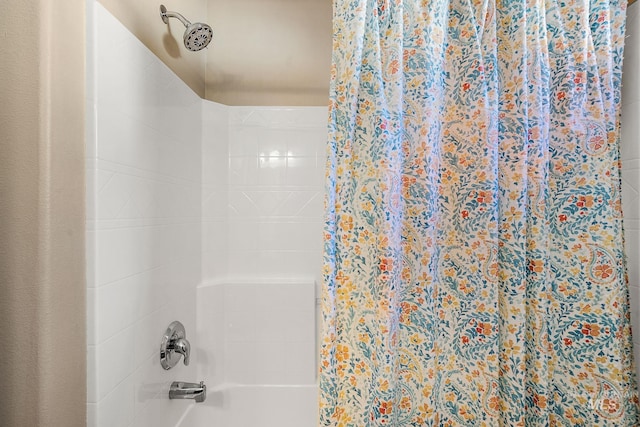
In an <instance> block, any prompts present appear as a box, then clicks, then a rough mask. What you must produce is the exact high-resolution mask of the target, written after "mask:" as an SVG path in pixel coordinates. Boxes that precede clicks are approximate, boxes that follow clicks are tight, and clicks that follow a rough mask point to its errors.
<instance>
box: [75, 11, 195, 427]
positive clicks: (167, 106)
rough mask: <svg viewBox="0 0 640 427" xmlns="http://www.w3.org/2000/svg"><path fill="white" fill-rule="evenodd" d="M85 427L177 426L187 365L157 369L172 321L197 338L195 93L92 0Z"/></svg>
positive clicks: (189, 373)
mask: <svg viewBox="0 0 640 427" xmlns="http://www.w3.org/2000/svg"><path fill="white" fill-rule="evenodd" d="M87 28H88V43H87V48H88V53H87V57H88V61H87V76H88V82H87V100H86V104H87V129H88V132H87V150H86V156H87V158H86V164H87V171H86V175H87V202H88V203H87V224H86V234H87V306H88V307H87V308H88V336H87V339H88V355H87V358H88V380H87V382H88V426H98V427H119V426H122V427H128V426H132V427H133V426H135V427H142V426H152V425H163V426H171V425H175V424H176V423H177V421H178V419H179V418H180V417H181V416H182V414H183V413H184V411H185V409H186V408H187V407H188V405H190V404H192V403H191V402H188V401H175V402H174V401H169V400H168V398H167V397H168V390H169V385H170V383H171V382H172V381H174V380H181V381H196V376H195V374H196V365H197V354H194V355H193V357H192V360H191V364H190V366H189V367H185V366H184V365H182V363H181V364H179V365H178V366H176V367H175V368H173V369H172V370H170V371H164V370H163V369H162V367H161V366H160V364H159V357H158V352H159V345H160V341H161V338H162V335H163V333H164V331H165V329H166V328H167V326H168V325H169V323H170V322H171V321H173V320H180V321H182V322H183V324H184V325H185V327H186V329H187V338H191V339H193V338H194V337H195V334H196V321H195V320H196V319H195V310H196V303H195V294H196V287H197V285H198V284H199V283H200V278H201V261H200V260H201V242H202V237H201V140H202V133H201V132H202V131H201V114H202V100H201V99H200V98H199V97H198V95H197V94H195V93H194V92H193V91H192V90H191V89H190V88H189V87H188V86H187V85H186V84H185V83H184V82H183V81H182V80H180V79H179V78H178V77H177V76H176V75H175V74H174V73H173V72H172V71H171V70H170V69H169V68H167V67H166V66H165V65H164V64H163V63H162V62H161V61H160V60H159V59H158V58H157V57H156V56H155V55H154V54H153V53H152V52H151V51H149V50H148V49H147V48H146V47H145V46H144V45H143V44H142V43H141V42H140V41H139V40H138V39H137V38H136V37H135V36H134V35H133V34H132V33H131V32H129V30H127V29H126V28H125V27H124V26H123V25H122V24H121V23H120V22H119V21H118V20H117V19H116V18H115V17H114V16H113V15H111V13H109V12H108V11H107V10H106V9H105V8H104V7H103V6H102V5H101V4H100V3H97V2H94V1H88V18H87Z"/></svg>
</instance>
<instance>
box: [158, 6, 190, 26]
mask: <svg viewBox="0 0 640 427" xmlns="http://www.w3.org/2000/svg"><path fill="white" fill-rule="evenodd" d="M160 16H162V22H164V23H165V24H168V23H169V18H178V19H179V20H180V22H182V25H184V26H185V27H188V26H189V25H191V22H189V20H187V18H185V17H184V16H182V15H181V14H179V13H178V12H167V9H166V8H165V7H164V6H160Z"/></svg>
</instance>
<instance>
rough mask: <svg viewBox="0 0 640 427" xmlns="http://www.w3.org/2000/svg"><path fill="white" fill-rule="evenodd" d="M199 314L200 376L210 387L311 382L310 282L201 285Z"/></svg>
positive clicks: (312, 327) (312, 328)
mask: <svg viewBox="0 0 640 427" xmlns="http://www.w3.org/2000/svg"><path fill="white" fill-rule="evenodd" d="M198 310H199V328H198V331H199V335H198V341H199V342H200V347H199V351H200V352H201V353H200V357H201V359H202V360H207V363H202V364H201V370H200V376H201V377H203V378H204V379H205V381H206V382H207V383H208V384H210V385H211V386H212V387H221V386H222V385H224V386H229V385H243V386H244V385H260V386H270V385H296V386H299V385H313V384H314V383H315V377H316V368H315V362H316V358H315V351H316V350H315V345H316V342H315V329H316V324H315V284H314V283H313V282H308V283H296V282H290V283H284V282H257V281H256V282H253V283H231V282H229V283H220V284H214V285H210V286H203V287H201V288H199V289H198ZM200 310H202V311H200Z"/></svg>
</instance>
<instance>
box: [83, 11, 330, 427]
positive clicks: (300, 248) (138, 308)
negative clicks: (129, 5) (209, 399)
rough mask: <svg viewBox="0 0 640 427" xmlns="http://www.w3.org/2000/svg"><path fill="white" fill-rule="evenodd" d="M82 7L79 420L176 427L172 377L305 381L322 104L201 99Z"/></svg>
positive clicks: (308, 379) (317, 245) (317, 254)
mask: <svg viewBox="0 0 640 427" xmlns="http://www.w3.org/2000/svg"><path fill="white" fill-rule="evenodd" d="M87 6H88V7H87V13H88V20H87V22H88V25H87V27H88V28H89V29H90V31H89V34H88V39H87V40H88V44H87V46H88V55H87V57H88V64H87V77H88V78H87V123H88V126H87V286H88V292H87V305H88V330H89V332H88V344H89V346H88V351H87V357H88V365H89V370H88V408H89V410H88V425H89V426H96V427H107V426H109V427H112V426H114V427H117V426H123V427H129V426H136V427H145V426H151V425H160V424H161V425H175V423H176V422H178V420H179V419H180V417H181V416H182V415H183V413H184V410H185V409H186V408H187V407H188V405H189V404H190V403H189V402H184V401H178V402H170V401H169V400H168V399H167V393H168V387H169V385H170V383H171V382H172V381H174V380H183V381H198V380H200V379H205V380H206V381H207V382H208V384H209V385H210V386H215V385H216V384H222V383H229V382H231V383H246V384H279V385H283V384H289V385H292V384H313V383H314V381H315V357H314V354H315V341H314V340H315V338H314V334H315V332H314V331H315V289H314V281H317V279H318V276H319V271H320V259H321V235H322V233H321V224H322V203H323V177H324V156H325V141H326V118H327V110H326V108H315V107H311V108H310V107H302V108H266V107H260V108H252V107H226V106H223V105H219V104H215V103H212V102H209V101H202V100H200V99H199V98H198V97H197V96H196V95H195V94H194V93H193V92H192V91H191V90H190V89H188V88H187V87H186V86H185V85H184V84H183V83H182V82H181V81H180V80H179V79H178V78H177V77H176V76H175V75H174V74H173V73H171V72H170V71H169V70H168V69H167V68H166V67H165V66H164V65H163V64H162V63H161V62H160V61H159V60H158V59H157V58H156V57H155V56H154V55H153V54H151V53H150V52H149V51H148V50H147V49H146V48H145V47H144V46H143V45H142V44H141V43H140V42H139V41H138V40H137V39H136V38H135V37H134V36H133V35H132V34H130V33H129V32H128V31H127V30H126V29H125V28H124V27H123V26H122V25H121V24H120V23H119V22H118V21H117V20H116V19H115V18H114V17H113V16H112V15H111V14H110V13H109V12H107V11H106V10H105V9H104V8H103V7H102V6H101V5H100V4H99V3H97V2H95V1H93V0H87ZM283 278H285V280H280V279H283ZM291 278H298V279H303V280H302V281H301V282H295V283H292V282H291V280H292V279H291ZM239 279H241V281H240V282H238V280H239ZM201 282H210V283H219V285H214V286H204V287H201V288H199V289H198V291H197V294H196V287H197V286H198V284H200V283H201ZM246 283H253V284H252V285H247V284H246ZM196 295H197V298H196ZM196 312H197V313H198V319H196ZM176 319H178V320H181V321H182V322H183V323H184V324H185V326H186V328H187V333H188V337H190V338H192V344H194V345H193V347H192V349H193V355H192V364H191V366H190V367H188V368H187V367H184V366H182V365H179V366H178V367H177V368H174V369H172V370H170V371H164V370H163V369H162V368H161V367H160V366H159V362H158V355H157V352H158V343H159V340H160V338H161V335H162V333H163V332H164V330H165V328H166V326H167V325H168V324H169V323H170V322H171V321H172V320H176ZM196 365H198V367H199V369H198V372H196ZM196 373H197V374H198V376H196ZM312 395H313V394H310V396H312ZM306 404H308V405H310V407H313V406H314V405H315V403H314V402H311V401H308V402H306Z"/></svg>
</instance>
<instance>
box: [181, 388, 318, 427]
mask: <svg viewBox="0 0 640 427" xmlns="http://www.w3.org/2000/svg"><path fill="white" fill-rule="evenodd" d="M317 390H318V389H317V387H316V386H315V385H290V386H275V385H269V386H255V385H252V386H238V385H230V386H225V387H223V388H219V389H217V390H216V389H212V390H210V391H209V392H208V393H207V400H206V401H205V402H203V403H197V404H192V405H191V406H190V407H189V409H188V410H187V412H186V413H185V415H184V416H183V417H182V418H181V419H180V421H179V422H178V424H177V425H176V427H315V426H316V425H317V414H318V410H317V396H318V392H317Z"/></svg>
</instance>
